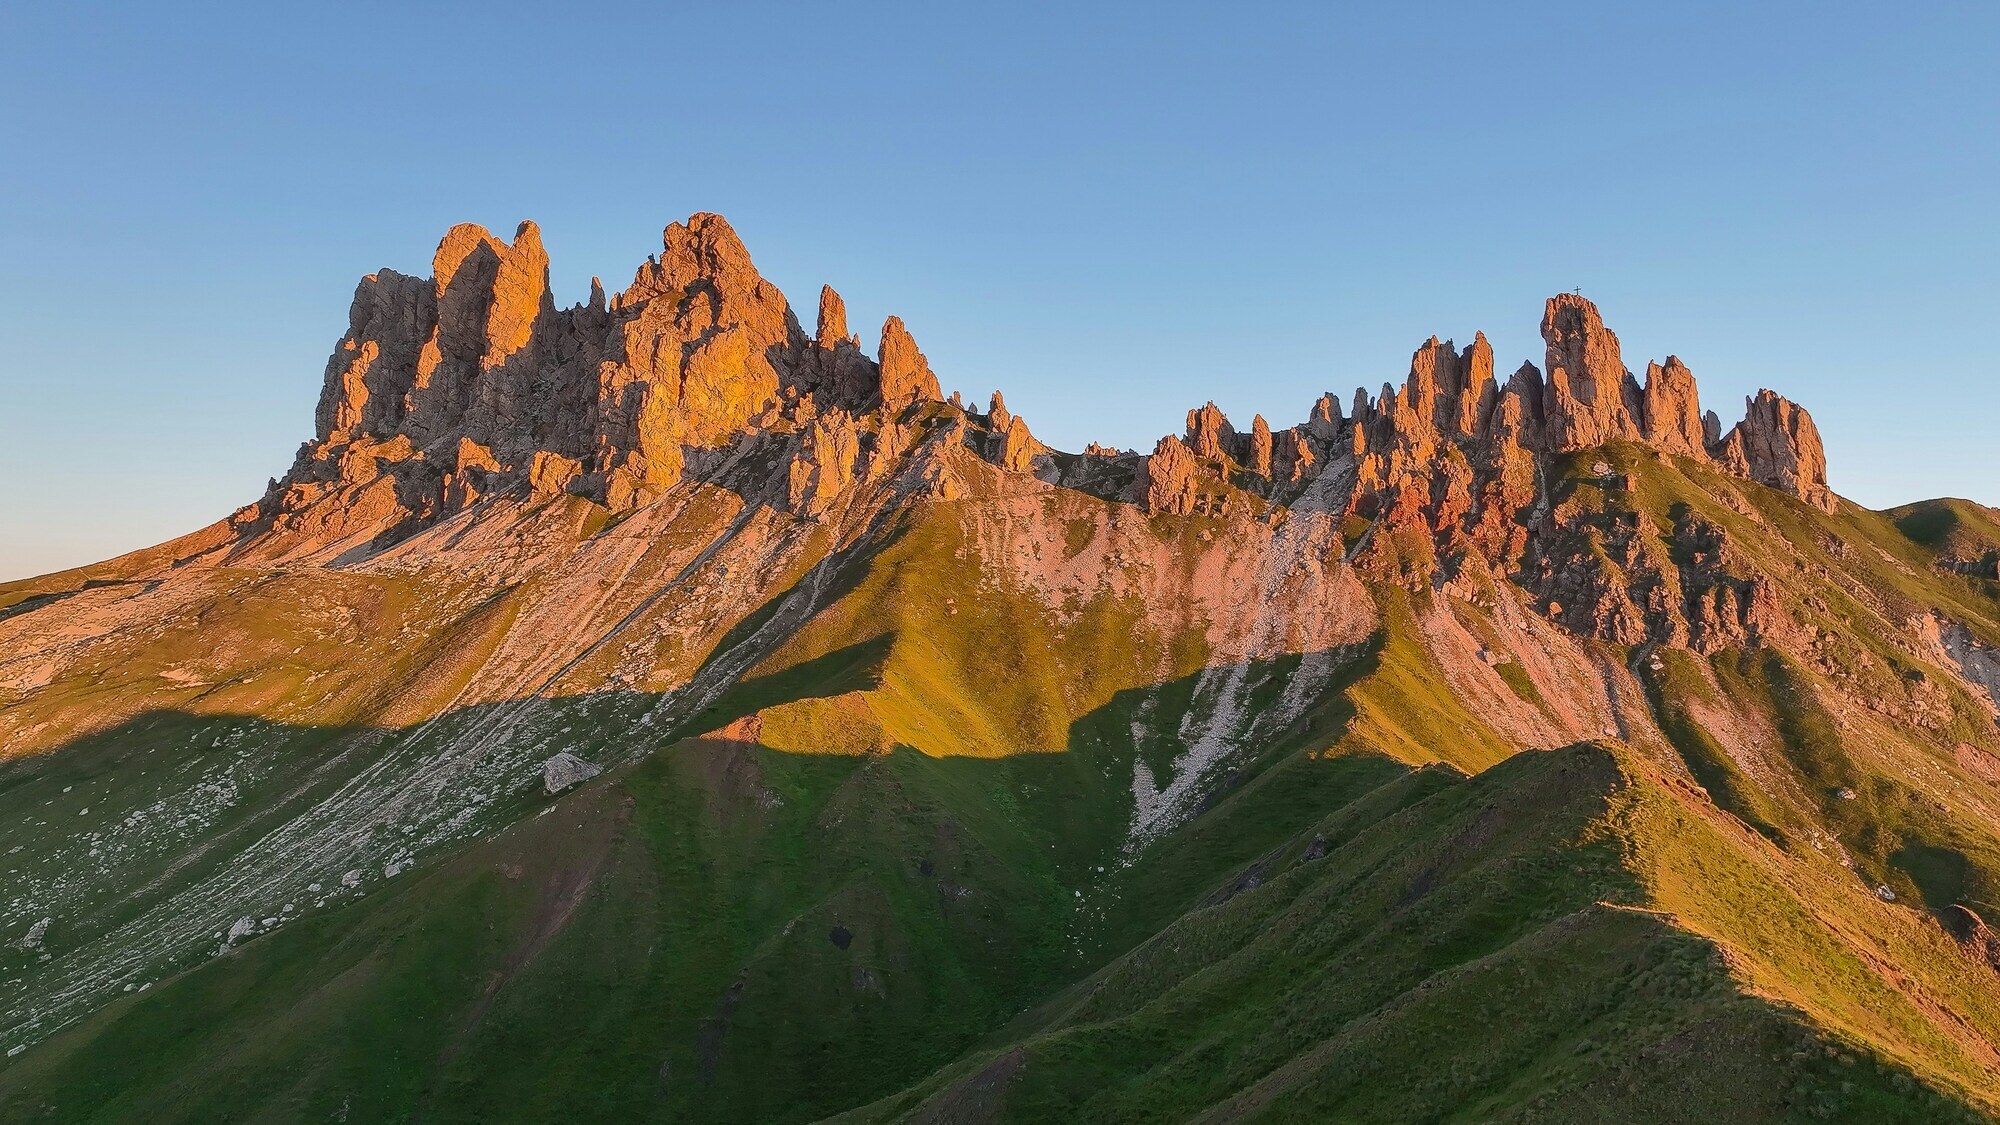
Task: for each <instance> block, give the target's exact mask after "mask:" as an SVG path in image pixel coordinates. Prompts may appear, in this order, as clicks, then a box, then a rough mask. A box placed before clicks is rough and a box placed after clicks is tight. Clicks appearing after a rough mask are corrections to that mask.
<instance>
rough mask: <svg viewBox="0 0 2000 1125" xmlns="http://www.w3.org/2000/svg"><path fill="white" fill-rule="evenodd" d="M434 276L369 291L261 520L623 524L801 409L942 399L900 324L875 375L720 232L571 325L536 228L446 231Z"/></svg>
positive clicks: (835, 309)
mask: <svg viewBox="0 0 2000 1125" xmlns="http://www.w3.org/2000/svg"><path fill="white" fill-rule="evenodd" d="M432 272H433V276H432V278H431V279H429V280H423V279H418V278H412V277H407V276H404V275H402V274H399V273H396V272H395V271H393V270H383V271H381V272H379V273H376V274H371V275H369V276H368V277H366V278H363V279H362V282H361V284H360V285H359V286H358V287H357V288H356V290H355V296H354V302H353V305H352V307H351V308H350V310H349V313H348V330H347V333H346V334H345V335H344V336H343V337H342V338H341V340H340V342H339V343H338V344H337V345H335V348H334V353H333V356H332V358H331V359H330V360H329V361H328V364H327V371H326V378H325V384H324V388H323V390H322V392H321V395H320V404H319V409H318V412H317V416H316V427H315V430H316V432H315V435H314V439H313V440H312V441H311V442H308V443H307V444H306V445H305V446H304V447H303V448H302V449H301V450H300V453H299V457H298V459H297V461H296V462H295V463H294V465H293V467H292V470H291V471H290V473H288V474H287V475H286V477H285V478H284V479H283V480H282V481H278V482H274V483H273V486H272V489H271V492H270V494H269V495H267V496H266V497H265V499H264V500H263V501H262V502H261V503H260V505H259V506H258V510H257V511H256V512H255V513H254V514H253V515H252V516H250V517H247V519H248V520H249V521H250V522H257V523H260V524H262V525H263V526H267V527H280V528H287V529H290V530H292V531H294V532H301V533H306V534H311V535H315V536H319V537H321V538H327V539H332V538H338V537H339V536H340V535H342V534H343V533H344V529H345V530H351V531H352V532H353V533H355V534H360V532H361V531H363V530H365V529H367V528H371V527H374V528H377V532H376V536H377V537H379V525H381V524H382V523H384V521H385V520H386V521H388V522H391V523H395V522H398V520H400V521H401V522H402V523H404V524H408V525H421V524H423V523H426V522H429V521H433V520H435V519H438V518H442V517H444V516H447V515H449V514H451V513H452V512H454V511H458V510H462V509H464V508H466V507H468V506H470V505H472V504H475V503H477V502H478V501H479V500H480V499H481V498H483V497H487V496H492V495H496V494H500V493H506V492H518V493H526V494H533V493H537V492H547V491H569V492H574V493H577V494H579V495H582V496H586V497H588V498H590V499H592V500H596V501H598V502H601V503H603V504H606V505H607V506H609V507H611V508H613V509H618V510H622V509H627V508H631V507H634V506H637V505H640V504H644V503H647V502H649V501H650V500H652V499H654V498H655V497H657V496H659V495H661V494H663V493H664V492H665V491H666V490H667V489H669V488H671V487H673V486H674V485H675V484H676V483H677V482H678V481H679V480H680V479H681V477H682V475H683V474H684V472H685V471H686V463H687V459H688V457H689V456H690V455H698V454H700V453H701V452H702V451H704V450H713V449H719V448H722V447H725V446H728V445H730V444H731V443H733V442H735V441H737V440H738V439H739V438H740V437H741V436H742V435H744V434H745V433H747V432H750V431H753V430H756V429H758V428H759V427H760V425H762V424H766V423H769V422H770V421H771V420H772V419H774V418H775V417H777V413H778V412H780V411H782V410H785V409H787V408H788V407H789V405H790V404H793V403H796V402H798V401H800V400H802V399H809V400H811V401H812V402H813V403H814V404H815V407H816V408H818V409H835V410H843V411H848V412H850V413H851V412H854V411H860V410H865V409H872V408H873V407H874V406H876V405H877V404H881V405H886V406H888V407H890V408H892V409H894V408H902V407H906V406H909V405H912V404H914V403H917V402H923V401H932V400H935V399H937V398H939V397H940V396H939V392H938V386H937V379H936V377H935V376H934V375H932V374H931V372H930V368H929V365H928V364H927V363H926V361H925V359H924V356H923V353H922V352H921V351H920V350H918V348H917V345H916V342H915V340H914V339H912V338H911V336H910V333H909V331H908V330H907V329H906V328H905V327H904V326H903V323H902V321H901V320H899V319H896V318H893V317H892V318H890V320H889V322H888V323H887V324H885V325H884V326H883V330H882V342H881V350H880V357H879V359H871V358H870V357H868V356H866V355H864V354H863V353H862V351H861V348H860V345H859V344H858V342H857V341H856V340H855V339H854V338H853V337H852V336H851V335H850V334H849V333H848V330H847V321H846V309H845V306H844V304H843V303H842V301H841V299H840V296H839V294H837V293H835V292H834V291H833V290H832V289H831V288H830V287H829V288H827V289H825V290H823V291H822V293H821V295H820V307H819V319H818V324H817V331H816V332H815V333H814V334H813V335H812V336H810V337H808V336H807V335H806V334H805V332H804V331H803V330H802V328H801V327H800V325H799V323H798V321H797V319H796V317H795V316H794V315H793V313H792V310H791V307H790V305H789V304H788V303H787V302H786V300H785V297H784V294H782V293H780V292H779V291H778V289H777V287H776V286H773V285H772V284H771V283H770V282H768V281H766V280H765V279H764V278H763V277H762V276H761V275H759V274H758V272H757V269H756V267H755V265H753V264H752V262H751V260H750V255H749V253H748V252H747V251H746V250H745V249H744V247H743V244H742V242H741V241H740V240H739V239H738V238H737V236H736V233H735V231H734V230H732V229H731V228H730V226H729V224H728V223H727V222H726V221H725V220H723V219H722V217H721V216H719V215H708V214H701V215H695V216H693V217H692V218H690V219H689V220H688V221H687V222H685V223H675V224H673V225H671V226H669V227H667V228H666V230H665V232H664V233H663V235H662V238H661V249H660V252H659V253H658V254H656V255H654V256H652V257H651V258H649V259H648V260H647V261H646V263H645V264H644V265H642V266H640V267H639V269H638V270H637V271H636V272H635V274H634V276H633V279H632V283H631V285H629V286H628V287H627V288H625V289H624V290H622V291H620V292H618V293H614V294H611V295H610V296H609V297H607V296H606V295H605V293H604V290H603V288H602V286H601V285H599V284H598V283H597V282H596V281H595V280H594V279H593V282H592V290H591V295H590V298H589V300H588V301H587V302H586V303H584V304H581V305H577V306H574V307H571V308H566V309H557V308H556V307H555V304H554V302H553V300H552V299H551V297H550V293H549V275H548V255H547V253H546V252H545V251H544V250H543V247H542V242H541V234H540V231H539V230H538V229H537V228H536V227H535V225H534V224H533V223H522V224H521V225H520V228H519V229H518V230H517V231H516V232H515V235H514V240H513V241H512V242H511V243H509V242H506V241H503V240H501V239H499V238H496V237H494V236H493V235H492V234H490V233H489V232H487V231H486V230H484V229H483V228H480V227H478V226H474V225H471V224H464V225H460V226H457V227H453V228H452V229H451V230H450V231H449V232H447V233H446V235H445V237H444V239H443V240H442V241H441V242H440V243H439V244H438V249H437V253H436V254H435V256H434V257H433V259H432ZM828 440H831V439H828ZM815 448H816V449H818V448H820V446H817V445H816V446H815ZM309 509H311V510H312V511H311V512H310V514H308V510H309Z"/></svg>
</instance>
